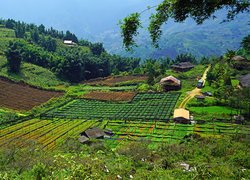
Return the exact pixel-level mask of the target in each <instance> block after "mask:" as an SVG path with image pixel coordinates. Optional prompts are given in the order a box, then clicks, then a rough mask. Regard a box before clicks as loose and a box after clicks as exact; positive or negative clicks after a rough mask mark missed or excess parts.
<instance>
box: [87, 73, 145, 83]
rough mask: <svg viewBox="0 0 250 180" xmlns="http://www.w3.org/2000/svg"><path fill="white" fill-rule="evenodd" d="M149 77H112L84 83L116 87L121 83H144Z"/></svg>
mask: <svg viewBox="0 0 250 180" xmlns="http://www.w3.org/2000/svg"><path fill="white" fill-rule="evenodd" d="M147 78H148V77H147V76H139V75H138V76H136V75H129V76H112V77H107V78H97V79H90V80H88V81H85V82H83V83H85V84H88V85H102V86H115V85H116V84H119V83H124V82H128V81H131V82H143V81H146V80H147Z"/></svg>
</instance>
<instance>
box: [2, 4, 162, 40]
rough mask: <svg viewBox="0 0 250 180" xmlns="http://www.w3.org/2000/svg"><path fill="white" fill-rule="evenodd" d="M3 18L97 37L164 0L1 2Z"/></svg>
mask: <svg viewBox="0 0 250 180" xmlns="http://www.w3.org/2000/svg"><path fill="white" fill-rule="evenodd" d="M0 2H1V3H0V4H1V6H0V18H4V19H7V18H13V19H15V20H21V21H25V22H27V23H35V24H44V25H45V26H47V27H50V26H53V27H54V28H56V29H60V30H68V29H69V30H72V32H74V33H76V34H77V35H78V36H79V35H81V33H90V34H97V33H102V32H104V31H106V30H108V29H113V28H118V26H117V24H118V22H119V20H121V19H123V18H124V17H126V16H127V15H128V14H130V13H132V12H137V11H138V12H140V11H142V10H144V9H146V8H147V6H149V5H155V4H157V2H160V0H0Z"/></svg>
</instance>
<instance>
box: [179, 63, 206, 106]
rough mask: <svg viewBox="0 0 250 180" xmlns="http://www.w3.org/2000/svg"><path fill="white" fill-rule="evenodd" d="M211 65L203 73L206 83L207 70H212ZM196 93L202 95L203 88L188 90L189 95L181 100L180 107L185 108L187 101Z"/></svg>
mask: <svg viewBox="0 0 250 180" xmlns="http://www.w3.org/2000/svg"><path fill="white" fill-rule="evenodd" d="M210 68H211V66H210V65H209V66H208V67H207V69H206V70H205V71H204V73H203V75H202V78H201V79H202V80H203V82H204V84H205V83H206V79H207V72H208V71H209V70H210ZM196 95H201V89H199V88H197V87H196V88H194V89H193V90H192V91H190V92H188V95H187V96H186V97H185V98H184V99H183V101H182V102H181V104H180V106H179V108H184V109H185V107H186V105H187V103H188V102H189V101H190V100H191V99H193V98H194V97H195V96H196Z"/></svg>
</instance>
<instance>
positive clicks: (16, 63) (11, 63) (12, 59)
mask: <svg viewBox="0 0 250 180" xmlns="http://www.w3.org/2000/svg"><path fill="white" fill-rule="evenodd" d="M22 47H23V44H22V43H21V42H18V41H15V42H12V41H11V42H10V43H9V46H8V49H7V50H6V51H5V55H6V57H7V60H8V63H7V65H8V68H9V71H10V72H12V73H19V72H20V69H21V61H22V53H23V52H22Z"/></svg>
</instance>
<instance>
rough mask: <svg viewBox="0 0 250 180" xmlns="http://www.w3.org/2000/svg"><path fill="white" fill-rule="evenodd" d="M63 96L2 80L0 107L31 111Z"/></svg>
mask: <svg viewBox="0 0 250 180" xmlns="http://www.w3.org/2000/svg"><path fill="white" fill-rule="evenodd" d="M62 95H63V93H62V92H53V91H47V90H41V89H38V88H35V87H31V86H29V85H26V84H24V83H15V82H12V81H9V80H6V79H3V78H0V106H2V107H5V108H9V109H14V110H30V109H32V108H33V107H35V106H39V105H40V104H42V103H45V102H47V101H48V100H50V99H51V98H53V97H59V96H62Z"/></svg>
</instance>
